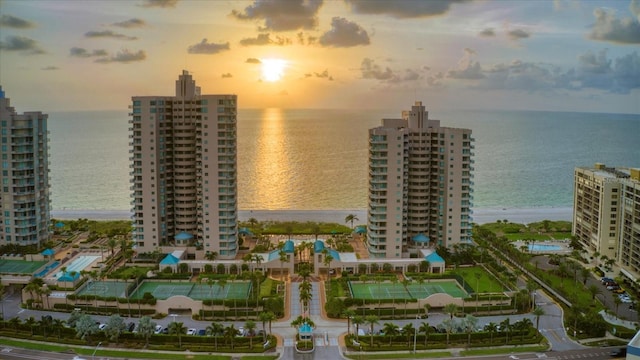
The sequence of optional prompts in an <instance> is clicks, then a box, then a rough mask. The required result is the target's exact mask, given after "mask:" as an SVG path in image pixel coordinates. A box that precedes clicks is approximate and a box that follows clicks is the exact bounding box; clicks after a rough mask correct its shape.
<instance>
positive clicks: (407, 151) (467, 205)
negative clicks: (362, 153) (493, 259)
mask: <svg viewBox="0 0 640 360" xmlns="http://www.w3.org/2000/svg"><path fill="white" fill-rule="evenodd" d="M473 142H474V139H473V138H472V137H471V130H470V129H462V128H451V127H444V126H441V125H440V120H432V119H429V113H428V112H427V111H426V110H425V107H424V106H423V105H422V102H420V101H418V102H416V103H415V105H413V106H412V108H411V110H410V111H403V112H402V118H400V119H383V120H382V125H381V126H379V127H376V128H372V129H369V207H368V214H367V225H368V228H367V247H368V250H369V256H370V257H371V258H387V259H389V258H391V259H393V258H406V257H411V256H419V254H418V250H419V249H422V248H429V247H434V246H446V247H453V246H454V245H456V244H460V243H471V241H472V239H471V228H472V217H471V214H472V211H471V207H472V200H473V196H472V193H473V155H474V154H473V149H474V145H473Z"/></svg>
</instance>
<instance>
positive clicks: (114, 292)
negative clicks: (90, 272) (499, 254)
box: [76, 281, 131, 298]
mask: <svg viewBox="0 0 640 360" xmlns="http://www.w3.org/2000/svg"><path fill="white" fill-rule="evenodd" d="M129 285H131V282H129ZM126 288H127V283H125V282H124V281H122V282H116V281H90V282H88V283H87V285H86V286H84V287H82V288H81V289H80V290H78V291H77V292H76V294H77V295H91V296H101V297H111V296H114V297H117V298H123V297H125V289H126Z"/></svg>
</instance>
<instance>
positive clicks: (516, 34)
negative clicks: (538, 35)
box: [507, 29, 531, 41]
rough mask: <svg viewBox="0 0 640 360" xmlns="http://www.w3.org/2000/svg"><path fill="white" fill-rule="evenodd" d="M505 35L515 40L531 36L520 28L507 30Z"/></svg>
mask: <svg viewBox="0 0 640 360" xmlns="http://www.w3.org/2000/svg"><path fill="white" fill-rule="evenodd" d="M507 36H508V37H509V39H511V40H514V41H517V40H520V39H527V38H529V37H530V36H531V34H530V33H529V32H527V31H525V30H522V29H515V30H511V31H509V32H508V33H507Z"/></svg>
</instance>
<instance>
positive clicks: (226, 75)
mask: <svg viewBox="0 0 640 360" xmlns="http://www.w3.org/2000/svg"><path fill="white" fill-rule="evenodd" d="M232 77H233V75H231V73H226V74H222V78H223V79H228V78H232Z"/></svg>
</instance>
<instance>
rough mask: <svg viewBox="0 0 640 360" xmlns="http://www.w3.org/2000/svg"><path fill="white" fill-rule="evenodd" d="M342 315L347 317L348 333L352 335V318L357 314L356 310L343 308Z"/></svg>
mask: <svg viewBox="0 0 640 360" xmlns="http://www.w3.org/2000/svg"><path fill="white" fill-rule="evenodd" d="M342 316H343V317H344V318H346V319H347V335H351V318H353V317H354V316H356V312H355V311H353V310H351V309H344V310H342Z"/></svg>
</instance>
